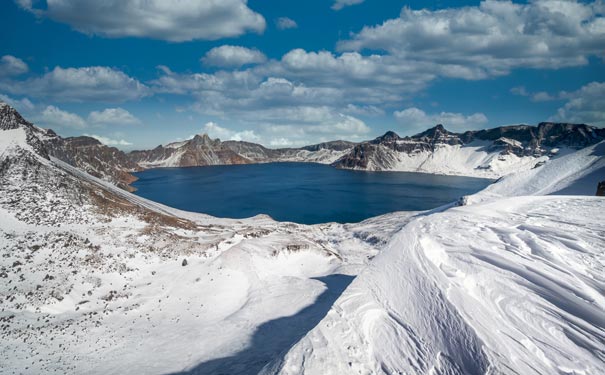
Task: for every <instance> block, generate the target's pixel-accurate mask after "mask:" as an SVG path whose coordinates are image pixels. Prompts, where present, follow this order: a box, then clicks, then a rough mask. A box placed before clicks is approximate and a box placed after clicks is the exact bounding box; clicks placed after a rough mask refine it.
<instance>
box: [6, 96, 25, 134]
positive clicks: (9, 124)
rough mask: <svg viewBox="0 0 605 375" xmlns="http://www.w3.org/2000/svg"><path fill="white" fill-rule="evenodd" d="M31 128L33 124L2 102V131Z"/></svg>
mask: <svg viewBox="0 0 605 375" xmlns="http://www.w3.org/2000/svg"><path fill="white" fill-rule="evenodd" d="M20 127H25V128H31V127H32V124H31V123H30V122H29V121H27V120H25V119H24V118H23V117H21V114H20V113H19V112H17V110H16V109H14V108H13V107H11V106H10V105H8V104H6V103H4V102H1V101H0V130H11V129H18V128H20Z"/></svg>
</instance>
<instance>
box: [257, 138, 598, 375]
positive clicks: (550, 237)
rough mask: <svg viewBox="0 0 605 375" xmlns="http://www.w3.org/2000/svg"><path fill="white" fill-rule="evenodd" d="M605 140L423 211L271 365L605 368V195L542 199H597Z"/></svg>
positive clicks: (320, 369) (280, 368)
mask: <svg viewBox="0 0 605 375" xmlns="http://www.w3.org/2000/svg"><path fill="white" fill-rule="evenodd" d="M604 145H605V143H603V142H602V143H600V144H597V145H594V146H591V147H588V148H586V149H583V150H580V151H578V152H576V153H574V154H570V155H567V156H565V157H561V158H558V159H556V160H552V161H550V162H548V163H547V164H545V165H544V166H542V167H539V168H537V169H533V170H531V171H526V172H521V173H518V174H514V175H511V176H508V177H505V178H503V179H502V180H501V181H499V182H497V183H495V184H493V185H491V186H490V187H488V188H487V189H486V190H484V191H482V192H480V193H478V194H476V195H475V196H470V197H467V199H465V200H464V203H465V204H466V205H465V206H462V207H454V208H450V209H447V210H446V209H445V208H444V210H443V211H442V212H434V213H430V214H421V215H418V216H417V217H416V218H414V219H413V220H412V221H411V222H410V223H409V224H407V225H406V226H405V227H403V229H402V230H401V231H400V232H398V233H397V234H395V235H394V236H393V238H392V240H391V241H390V242H389V244H388V245H387V246H386V247H385V249H384V250H383V251H382V252H381V253H380V254H379V255H378V256H377V257H376V258H375V259H374V261H373V262H372V263H371V265H370V266H369V267H368V268H367V269H365V270H364V271H363V272H362V273H361V274H360V275H359V276H358V277H357V278H356V279H355V281H354V282H353V283H352V284H351V285H350V286H349V288H347V290H346V291H345V292H344V293H343V295H342V296H341V297H340V298H339V299H338V300H337V301H336V303H335V304H334V306H333V307H332V309H331V310H330V312H329V313H328V315H327V316H326V318H324V319H323V320H322V322H321V323H320V324H319V325H318V326H317V327H316V328H315V329H313V330H312V331H311V332H310V333H309V334H307V335H306V336H305V337H304V338H303V339H302V340H301V341H300V342H299V343H297V345H295V346H294V347H293V348H292V349H291V350H290V351H289V352H288V353H287V354H286V355H285V356H284V357H283V358H278V359H276V360H275V361H274V362H273V363H272V364H271V365H268V366H267V367H266V368H265V369H264V373H281V374H303V373H305V374H316V373H322V374H341V373H359V374H392V373H405V374H483V373H498V374H500V373H503V374H561V373H565V374H602V373H604V372H605V346H603V343H604V342H605V297H604V296H603V291H604V290H605V272H604V271H605V255H604V253H603V249H604V248H605V240H604V238H605V199H604V198H603V197H589V196H580V195H575V196H559V195H550V196H543V195H540V194H546V193H560V192H570V193H575V194H581V193H583V192H590V195H593V194H594V192H595V191H596V186H597V185H596V183H594V181H596V180H600V181H602V180H605V173H603V172H604V169H603V166H604V165H605V164H604V161H605V156H604V155H605V152H604V151H605V150H604V148H603V146H604ZM593 180H594V181H593ZM520 194H523V195H528V194H531V195H533V196H519V195H520Z"/></svg>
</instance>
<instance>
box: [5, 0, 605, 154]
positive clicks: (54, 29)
mask: <svg viewBox="0 0 605 375" xmlns="http://www.w3.org/2000/svg"><path fill="white" fill-rule="evenodd" d="M604 14H605V5H604V3H603V2H602V1H596V2H576V1H554V0H549V1H530V2H509V1H493V0H492V1H485V2H478V1H465V2H463V1H436V2H432V3H430V4H429V3H428V2H423V1H393V0H381V1H378V0H365V1H363V0H333V1H328V0H309V1H305V2H290V1H280V0H250V1H245V0H223V1H221V2H208V1H203V0H198V1H194V0H180V1H179V0H151V1H146V2H141V1H137V0H132V1H125V0H122V1H117V0H108V1H104V2H98V1H94V0H77V1H76V0H47V1H35V0H34V1H31V0H17V1H15V2H10V1H5V2H3V5H2V12H0V35H2V37H1V39H0V100H4V101H6V102H9V103H10V104H12V105H13V106H15V107H17V108H18V109H19V110H20V111H21V112H22V113H23V114H24V115H25V116H26V117H27V118H28V119H30V120H32V121H33V122H35V123H36V124H37V125H39V126H42V127H50V128H53V129H54V130H55V131H57V132H58V133H59V134H61V135H63V136H74V135H81V134H87V135H93V136H95V137H97V138H99V139H100V140H101V141H103V142H105V143H107V144H109V145H112V146H117V147H119V148H122V149H137V148H149V147H155V146H156V145H158V144H165V143H168V142H171V141H175V140H180V139H186V138H188V137H190V136H192V135H194V134H197V133H203V132H207V133H209V134H210V135H211V136H213V137H219V138H221V139H223V140H225V139H237V140H247V141H252V142H258V143H262V144H264V145H266V146H268V147H285V146H299V145H304V144H311V143H316V142H320V141H326V140H333V139H348V140H356V141H357V140H364V139H370V138H373V137H375V136H378V135H380V134H382V133H384V132H385V131H387V130H394V131H396V132H398V133H399V134H402V135H408V134H414V133H417V132H420V131H422V130H424V129H426V128H428V127H430V126H433V125H435V124H436V123H443V124H444V125H445V127H446V128H448V129H451V130H454V131H463V130H468V129H479V128H487V127H495V126H500V125H506V124H516V123H527V124H537V123H538V122H540V121H564V122H584V123H588V124H592V125H595V126H605V110H603V108H605V99H604V98H605V69H603V68H604V66H603V65H604V64H603V62H604V60H603V59H604V57H605V18H604Z"/></svg>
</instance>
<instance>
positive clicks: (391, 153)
mask: <svg viewBox="0 0 605 375" xmlns="http://www.w3.org/2000/svg"><path fill="white" fill-rule="evenodd" d="M603 139H605V129H600V128H596V127H593V126H589V125H585V124H565V123H551V122H543V123H540V124H539V125H538V126H530V125H514V126H503V127H498V128H494V129H487V130H476V131H467V132H464V133H453V132H450V131H448V130H446V129H445V128H444V127H443V125H441V124H439V125H437V126H435V127H433V128H431V129H428V130H426V131H424V132H422V133H419V134H416V135H414V136H410V137H400V136H399V135H397V134H396V133H395V132H392V131H389V132H386V133H385V134H384V135H382V136H380V137H378V138H376V139H373V140H371V141H368V142H364V143H360V144H357V145H356V146H354V147H353V148H352V150H351V151H350V152H349V153H347V154H346V155H344V156H343V157H341V158H340V159H338V160H337V161H335V162H334V163H333V164H332V165H333V166H335V167H337V168H346V169H372V170H394V169H396V170H409V171H413V170H422V167H423V165H424V164H427V163H425V162H429V163H428V164H430V160H431V159H436V158H438V157H437V155H436V153H437V152H438V151H439V152H440V153H442V154H443V153H445V151H444V152H442V151H441V150H442V149H443V150H446V149H447V148H444V146H458V147H465V146H474V147H476V148H477V151H480V152H483V153H484V154H486V155H487V156H489V155H491V156H494V155H495V156H497V157H498V159H497V160H499V161H502V162H504V161H506V160H505V159H506V157H507V156H508V155H515V156H516V157H518V158H523V157H533V158H540V157H542V156H546V155H550V154H552V153H556V152H557V149H559V148H563V147H569V148H574V149H579V148H583V147H586V146H588V145H591V144H595V143H597V142H600V141H602V140H603ZM472 156H473V157H476V156H477V155H472ZM413 159H418V160H416V161H414V160H413ZM453 159H455V158H453ZM475 159H476V158H475ZM509 159H510V158H509ZM510 160H512V159H510ZM454 161H457V162H459V164H460V163H466V164H469V165H467V167H469V166H470V167H472V168H473V169H477V170H478V169H490V168H491V167H492V165H491V164H488V165H485V162H489V163H491V162H492V161H493V157H490V158H483V159H481V163H477V164H476V165H473V166H471V165H470V164H471V160H470V159H467V160H451V162H454ZM447 162H448V160H444V163H447ZM427 171H429V172H431V170H430V169H427ZM439 172H440V173H447V172H448V170H441V171H439Z"/></svg>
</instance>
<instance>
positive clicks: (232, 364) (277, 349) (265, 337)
mask: <svg viewBox="0 0 605 375" xmlns="http://www.w3.org/2000/svg"><path fill="white" fill-rule="evenodd" d="M353 278H354V277H353V276H348V275H329V276H324V277H318V278H315V280H319V281H321V282H323V283H324V284H325V285H326V287H327V289H326V291H324V292H323V293H322V294H321V295H319V297H317V299H316V300H315V302H314V303H313V304H312V305H310V306H307V307H305V308H304V309H302V310H301V311H299V312H298V313H296V314H294V315H291V316H286V317H283V318H278V319H274V320H270V321H268V322H266V323H264V324H262V325H261V326H260V327H258V329H257V330H256V332H254V334H253V336H252V340H251V343H250V344H249V346H248V347H247V348H246V349H244V350H242V351H241V352H239V353H236V354H234V355H232V356H229V357H224V358H217V359H212V360H209V361H207V362H203V363H201V364H199V365H197V366H195V367H194V368H192V369H190V370H186V371H182V372H177V373H172V374H170V375H205V374H216V375H219V374H258V372H259V371H261V370H262V368H263V367H264V366H265V365H267V364H268V363H269V362H272V361H274V360H276V359H279V356H280V355H285V354H286V353H287V352H288V350H290V348H291V347H292V346H293V345H294V344H296V343H297V342H298V341H299V340H300V339H301V338H302V337H303V336H304V335H305V334H307V332H309V331H310V330H311V329H313V328H314V327H315V326H316V325H317V324H318V323H319V322H320V321H321V320H322V319H323V318H324V317H325V316H326V314H327V313H328V311H329V310H330V308H331V307H332V305H333V304H334V302H335V301H336V299H337V298H338V297H339V296H340V295H341V294H342V292H343V291H344V290H345V289H346V288H347V286H348V285H349V284H350V283H351V281H353Z"/></svg>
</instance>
